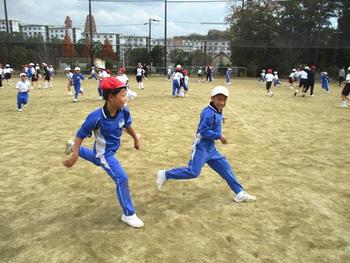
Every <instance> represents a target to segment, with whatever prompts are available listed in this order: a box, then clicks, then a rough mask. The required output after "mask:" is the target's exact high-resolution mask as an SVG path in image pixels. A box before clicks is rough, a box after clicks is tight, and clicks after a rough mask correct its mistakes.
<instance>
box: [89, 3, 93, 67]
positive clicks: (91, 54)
mask: <svg viewBox="0 0 350 263" xmlns="http://www.w3.org/2000/svg"><path fill="white" fill-rule="evenodd" d="M89 24H90V60H91V61H90V63H91V67H92V66H93V65H94V47H93V43H92V15H91V0H89Z"/></svg>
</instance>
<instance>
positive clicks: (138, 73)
mask: <svg viewBox="0 0 350 263" xmlns="http://www.w3.org/2000/svg"><path fill="white" fill-rule="evenodd" d="M144 74H145V70H144V69H143V68H142V64H141V63H137V68H136V82H137V87H138V88H139V89H143V82H142V78H143V77H144Z"/></svg>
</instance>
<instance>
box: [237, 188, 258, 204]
mask: <svg viewBox="0 0 350 263" xmlns="http://www.w3.org/2000/svg"><path fill="white" fill-rule="evenodd" d="M233 200H235V202H237V203H241V202H248V203H249V202H255V200H256V197H255V196H254V195H250V194H248V193H247V192H246V191H241V192H239V193H238V194H236V196H235V197H234V198H233Z"/></svg>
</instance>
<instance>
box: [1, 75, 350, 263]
mask: <svg viewBox="0 0 350 263" xmlns="http://www.w3.org/2000/svg"><path fill="white" fill-rule="evenodd" d="M129 77H131V76H129ZM131 79H132V81H131V86H132V88H133V89H134V90H136V83H135V80H134V78H133V77H131ZM16 81H17V79H16ZM222 83H223V80H222V79H215V81H214V82H213V83H210V84H209V83H198V82H196V81H195V80H192V81H191V82H190V96H189V97H188V98H185V99H180V98H178V99H173V98H171V97H170V82H167V81H165V80H164V78H161V77H158V78H152V77H151V78H149V79H148V80H146V81H145V90H143V91H138V90H136V91H137V92H138V97H137V99H136V100H135V101H134V102H132V103H129V107H130V110H131V113H132V116H133V120H134V122H133V127H134V128H135V129H136V131H137V132H138V133H140V134H141V136H142V138H141V139H142V146H141V147H142V149H141V150H140V151H136V150H134V148H133V141H132V139H131V138H130V137H129V136H128V135H127V134H124V136H123V142H122V146H121V148H120V150H119V151H118V152H117V157H118V158H119V160H120V161H121V163H122V164H123V166H124V168H125V170H126V171H127V173H128V176H129V186H130V190H131V196H132V198H133V202H134V205H135V208H136V210H137V214H138V215H139V216H140V218H142V220H143V221H144V222H145V227H144V228H142V229H140V230H137V229H133V228H130V227H128V226H127V225H125V224H124V223H122V222H121V221H120V215H121V211H120V207H119V204H118V203H117V201H116V197H115V193H114V184H113V182H112V180H111V179H110V178H109V177H108V175H107V174H105V172H104V171H103V170H102V169H101V168H99V167H95V166H93V165H92V164H90V163H88V162H86V161H84V160H82V159H80V160H79V161H78V162H77V164H76V165H75V166H74V167H73V168H71V169H67V168H65V167H64V166H63V165H62V162H63V160H65V158H66V156H65V155H64V153H63V152H64V145H65V142H66V140H67V139H69V138H73V137H74V135H75V132H76V130H77V129H78V128H79V127H80V125H81V123H82V122H83V121H84V119H85V117H86V116H87V114H88V113H89V112H91V111H92V110H94V109H95V108H97V107H99V106H101V105H102V102H101V101H99V100H98V99H97V91H96V81H94V80H89V81H87V82H86V83H85V84H84V87H85V90H86V94H85V95H84V96H82V97H80V101H79V102H78V103H76V104H73V103H72V100H71V98H70V97H68V96H66V88H65V85H66V81H65V80H63V79H55V80H54V85H55V87H54V88H53V89H40V90H39V89H35V90H33V91H32V92H31V94H30V102H29V105H28V107H26V108H25V109H24V111H23V112H22V113H19V112H17V111H16V92H15V90H14V87H13V86H12V88H9V87H6V86H5V87H4V88H3V89H0V124H1V129H0V138H1V139H0V148H1V151H0V200H1V206H0V262H269V263H271V262H305V263H308V262H315V263H320V262H324V263H329V262H344V263H345V262H350V163H349V160H350V140H349V131H350V122H349V121H350V108H348V109H342V108H340V107H339V104H340V98H339V97H340V90H341V89H340V88H339V87H337V86H336V85H335V84H333V83H332V85H331V94H325V93H323V91H322V90H321V88H320V86H319V85H317V87H316V89H315V97H312V98H311V97H305V98H302V97H294V96H292V91H291V90H289V89H288V85H287V83H286V81H285V80H284V81H283V80H282V83H283V86H282V87H280V88H278V89H276V88H274V89H273V91H274V93H275V96H274V97H272V98H270V97H267V96H265V91H264V86H263V85H262V84H258V83H257V81H256V80H255V79H254V80H253V79H251V80H249V79H241V80H235V79H233V85H231V86H230V87H229V89H230V92H231V97H230V98H229V101H228V104H227V106H226V108H225V111H224V113H225V116H226V117H227V118H228V120H227V122H226V123H225V124H224V126H223V133H224V134H225V135H226V136H227V137H228V139H229V141H230V144H228V145H222V144H220V143H217V148H218V149H219V151H220V152H221V153H223V154H224V155H225V156H226V157H227V158H228V160H229V161H230V162H231V164H232V166H233V168H234V171H235V173H236V176H237V178H238V179H239V181H240V182H241V183H242V184H243V185H244V186H245V188H246V190H247V191H248V192H249V193H252V194H254V195H256V196H257V202H256V203H250V204H237V203H234V202H233V195H232V193H231V191H230V189H229V187H228V186H227V185H226V183H225V182H224V181H223V180H222V179H221V178H220V177H219V176H218V175H217V174H216V173H215V172H214V171H212V170H210V169H209V168H208V167H207V166H206V167H205V168H204V169H203V171H202V174H201V175H200V177H199V178H197V179H194V180H190V181H169V182H167V184H166V185H165V189H164V191H163V192H157V190H156V188H155V173H156V171H157V170H158V169H166V168H172V167H177V166H183V165H186V164H187V161H188V159H189V158H190V153H191V143H192V140H193V135H194V133H195V131H196V128H197V124H198V120H199V114H200V111H201V110H202V108H203V107H204V106H206V105H207V103H208V102H209V94H210V91H211V89H212V87H214V86H215V85H218V84H222ZM92 142H93V139H88V140H86V141H85V142H84V145H86V146H91V145H92Z"/></svg>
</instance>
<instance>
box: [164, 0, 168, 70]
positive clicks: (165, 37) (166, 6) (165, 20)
mask: <svg viewBox="0 0 350 263" xmlns="http://www.w3.org/2000/svg"><path fill="white" fill-rule="evenodd" d="M167 9H168V2H167V0H165V1H164V75H166V74H167V57H166V49H167V43H166V41H167V19H168V18H167Z"/></svg>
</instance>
